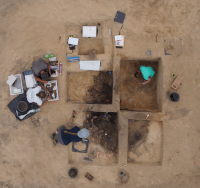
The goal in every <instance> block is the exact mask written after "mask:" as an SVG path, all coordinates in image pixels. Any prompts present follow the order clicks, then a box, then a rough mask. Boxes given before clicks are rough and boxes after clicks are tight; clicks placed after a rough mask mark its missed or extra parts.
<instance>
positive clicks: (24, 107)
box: [17, 101, 28, 112]
mask: <svg viewBox="0 0 200 188" xmlns="http://www.w3.org/2000/svg"><path fill="white" fill-rule="evenodd" d="M17 109H18V110H19V111H20V112H25V111H26V110H27V109H28V105H27V103H26V102H25V101H20V102H19V103H18V105H17Z"/></svg>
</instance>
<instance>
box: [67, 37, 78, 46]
mask: <svg viewBox="0 0 200 188" xmlns="http://www.w3.org/2000/svg"><path fill="white" fill-rule="evenodd" d="M78 41H79V39H78V38H73V37H69V39H68V44H72V45H76V46H77V45H78Z"/></svg>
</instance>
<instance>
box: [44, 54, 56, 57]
mask: <svg viewBox="0 0 200 188" xmlns="http://www.w3.org/2000/svg"><path fill="white" fill-rule="evenodd" d="M50 57H55V55H53V54H48V55H44V58H50Z"/></svg>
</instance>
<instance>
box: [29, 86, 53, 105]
mask: <svg viewBox="0 0 200 188" xmlns="http://www.w3.org/2000/svg"><path fill="white" fill-rule="evenodd" d="M42 88H43V89H44V90H46V91H47V94H46V93H45V92H44V91H42ZM48 95H50V92H49V91H48V90H47V88H45V87H44V86H37V87H36V88H30V89H29V90H28V91H27V93H26V98H27V100H28V102H29V103H33V102H34V103H36V104H37V105H38V106H40V107H42V106H43V105H44V104H45V103H46V102H47V101H48V100H49V99H50V97H49V96H48ZM45 98H46V100H45V101H44V102H42V99H45Z"/></svg>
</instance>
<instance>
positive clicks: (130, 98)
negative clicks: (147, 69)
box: [120, 58, 163, 112]
mask: <svg viewBox="0 0 200 188" xmlns="http://www.w3.org/2000/svg"><path fill="white" fill-rule="evenodd" d="M141 65H143V66H151V67H152V68H153V70H154V71H155V75H154V76H153V78H152V79H151V81H150V82H149V83H147V84H146V85H143V84H142V82H143V81H144V78H143V77H142V75H141V76H140V77H139V78H136V77H135V73H136V72H137V71H138V70H139V68H140V66H141ZM120 73H121V82H120V109H121V110H136V111H155V112H157V111H162V83H163V78H162V75H163V70H162V62H161V59H160V58H158V59H151V60H149V59H148V60H143V59H137V60H121V63H120Z"/></svg>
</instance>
